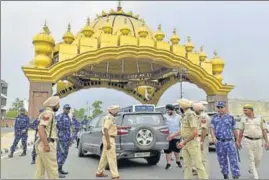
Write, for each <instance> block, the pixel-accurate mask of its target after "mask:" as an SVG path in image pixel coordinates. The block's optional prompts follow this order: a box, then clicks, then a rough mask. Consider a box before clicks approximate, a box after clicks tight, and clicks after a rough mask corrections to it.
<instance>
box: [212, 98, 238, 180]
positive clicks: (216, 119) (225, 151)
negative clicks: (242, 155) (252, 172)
mask: <svg viewBox="0 0 269 180" xmlns="http://www.w3.org/2000/svg"><path fill="white" fill-rule="evenodd" d="M217 109H218V114H217V115H215V116H213V118H212V120H211V136H212V140H213V142H214V143H215V144H216V150H217V156H218V161H219V165H220V168H221V172H222V174H223V177H224V179H229V176H228V174H229V170H228V158H229V163H230V168H231V172H232V175H233V178H234V179H239V176H240V169H239V165H238V159H237V149H236V147H235V143H234V141H233V140H234V137H236V138H238V133H237V130H236V122H235V119H234V118H233V116H231V115H229V114H227V108H226V103H225V102H222V101H220V102H218V103H217Z"/></svg>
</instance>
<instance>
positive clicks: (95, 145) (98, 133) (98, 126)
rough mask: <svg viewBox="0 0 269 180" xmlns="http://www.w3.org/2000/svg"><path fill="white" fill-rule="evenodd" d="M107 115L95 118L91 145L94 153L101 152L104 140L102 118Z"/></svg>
mask: <svg viewBox="0 0 269 180" xmlns="http://www.w3.org/2000/svg"><path fill="white" fill-rule="evenodd" d="M104 116H105V115H100V116H98V117H97V118H96V119H95V121H96V122H95V126H94V128H93V129H92V131H91V138H92V139H91V142H92V144H91V146H92V151H91V152H92V153H94V154H97V155H98V154H99V151H100V146H101V142H102V120H103V118H104Z"/></svg>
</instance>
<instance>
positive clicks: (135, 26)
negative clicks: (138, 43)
mask: <svg viewBox="0 0 269 180" xmlns="http://www.w3.org/2000/svg"><path fill="white" fill-rule="evenodd" d="M121 11H123V10H122V9H121V10H120V11H115V10H110V11H109V13H104V12H103V13H102V14H99V15H97V18H96V19H95V20H94V21H92V22H91V25H92V29H93V31H94V34H93V37H94V38H98V37H99V36H100V35H101V33H102V32H103V27H104V26H107V25H108V26H109V27H108V29H109V31H111V32H112V34H113V35H120V34H121V29H122V27H123V26H125V27H127V26H128V28H129V29H130V33H129V35H130V36H134V37H140V35H139V32H140V30H141V28H142V27H143V29H142V30H143V33H142V34H146V33H145V32H146V31H147V32H148V33H147V37H149V38H151V39H155V38H154V33H153V32H154V31H152V30H151V29H150V28H149V27H148V26H147V25H146V24H145V22H144V21H143V20H141V19H138V17H139V16H138V15H133V13H132V12H131V11H130V12H128V13H124V12H123V13H121ZM107 19H109V23H107ZM125 19H126V20H127V23H126V24H125ZM111 28H112V30H111ZM81 33H82V32H79V33H78V34H77V35H76V38H78V37H80V34H81ZM142 36H143V35H142Z"/></svg>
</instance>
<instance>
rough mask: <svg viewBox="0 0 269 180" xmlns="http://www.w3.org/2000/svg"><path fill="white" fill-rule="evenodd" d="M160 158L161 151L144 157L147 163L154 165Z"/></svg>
mask: <svg viewBox="0 0 269 180" xmlns="http://www.w3.org/2000/svg"><path fill="white" fill-rule="evenodd" d="M160 159H161V152H158V153H157V154H156V155H154V156H151V157H148V158H146V160H147V162H148V164H149V165H156V164H158V163H159V161H160Z"/></svg>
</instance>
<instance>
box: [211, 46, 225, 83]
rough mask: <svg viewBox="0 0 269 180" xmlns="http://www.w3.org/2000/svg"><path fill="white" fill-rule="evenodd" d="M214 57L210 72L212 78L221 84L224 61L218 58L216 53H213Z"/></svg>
mask: <svg viewBox="0 0 269 180" xmlns="http://www.w3.org/2000/svg"><path fill="white" fill-rule="evenodd" d="M214 55H215V57H214V58H213V59H212V61H211V63H212V72H213V74H214V76H215V77H216V78H217V79H218V80H219V81H220V82H221V81H222V80H223V78H222V75H221V73H222V71H223V69H224V61H223V60H222V59H221V58H220V57H218V54H217V52H216V51H215V52H214Z"/></svg>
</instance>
